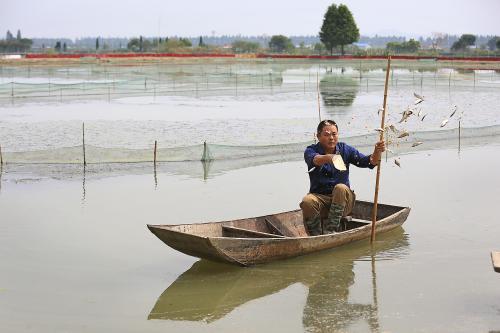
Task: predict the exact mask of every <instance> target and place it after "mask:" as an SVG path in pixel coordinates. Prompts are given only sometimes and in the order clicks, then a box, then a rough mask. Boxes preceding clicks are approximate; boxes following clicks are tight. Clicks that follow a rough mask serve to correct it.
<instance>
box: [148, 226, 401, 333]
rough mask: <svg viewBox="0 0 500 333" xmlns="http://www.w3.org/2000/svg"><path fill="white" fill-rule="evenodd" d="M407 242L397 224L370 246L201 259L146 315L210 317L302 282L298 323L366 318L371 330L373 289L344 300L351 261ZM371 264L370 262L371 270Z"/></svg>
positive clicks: (395, 253)
mask: <svg viewBox="0 0 500 333" xmlns="http://www.w3.org/2000/svg"><path fill="white" fill-rule="evenodd" d="M407 248H408V239H407V235H405V234H404V231H403V229H402V228H397V229H396V230H394V231H392V232H390V233H386V234H383V235H381V236H380V237H379V238H378V241H377V242H375V243H374V244H373V246H370V245H369V244H368V243H367V242H366V241H364V242H358V243H354V244H350V245H347V246H345V247H343V248H341V249H336V250H330V251H324V252H322V253H319V254H318V255H315V256H313V257H311V256H309V257H299V258H294V259H292V260H287V261H280V262H275V263H272V264H269V265H265V266H257V267H254V268H252V269H241V268H238V267H234V266H228V265H223V264H218V263H214V262H210V261H206V260H201V261H198V262H196V263H195V264H194V265H193V266H192V267H191V268H190V269H188V270H187V271H186V272H184V273H183V274H181V275H180V276H179V277H178V278H177V280H176V281H175V282H174V283H172V284H171V285H170V286H169V287H168V288H167V289H166V290H165V291H164V292H163V293H162V294H161V296H160V297H159V298H158V300H157V301H156V304H155V305H154V307H153V309H152V310H151V312H150V314H149V316H148V319H165V320H187V321H205V322H212V321H215V320H218V319H221V318H223V317H225V316H226V315H227V314H228V313H230V312H231V311H233V310H235V309H236V308H238V307H240V306H241V305H243V304H245V303H247V302H250V301H252V300H255V299H258V298H261V297H265V296H268V295H271V294H274V293H277V292H279V291H280V290H283V289H285V288H287V287H289V286H291V285H293V284H295V283H301V284H302V285H304V286H305V287H306V288H308V290H309V292H308V296H307V302H306V304H305V306H304V310H303V323H304V325H305V326H306V327H307V328H308V331H329V332H330V331H336V330H341V329H342V327H345V326H347V325H349V323H351V322H354V321H356V320H360V319H362V320H367V321H368V323H369V325H370V327H371V328H372V331H377V328H378V318H377V317H378V314H377V311H378V309H377V299H376V291H375V290H374V295H373V297H374V299H373V304H357V303H352V302H350V301H349V289H350V287H351V285H353V284H354V281H355V279H354V262H359V263H360V264H361V265H363V262H365V263H366V264H368V262H369V261H370V260H371V259H373V258H374V257H375V256H376V257H377V258H381V259H383V260H387V259H393V258H399V257H401V256H402V255H405V253H406V252H407ZM372 265H374V264H373V262H372ZM373 269H374V266H372V274H374V273H375V272H374V271H373ZM374 277H375V275H373V276H372V278H374ZM373 288H376V284H375V283H374V284H373ZM252 315H255V314H252Z"/></svg>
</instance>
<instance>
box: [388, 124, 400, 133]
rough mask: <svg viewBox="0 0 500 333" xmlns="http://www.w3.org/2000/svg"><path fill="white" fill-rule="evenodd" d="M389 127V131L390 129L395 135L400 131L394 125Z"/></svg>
mask: <svg viewBox="0 0 500 333" xmlns="http://www.w3.org/2000/svg"><path fill="white" fill-rule="evenodd" d="M388 127H389V129H390V130H391V131H392V132H393V133H397V132H398V129H397V128H396V126H394V125H389V126H388Z"/></svg>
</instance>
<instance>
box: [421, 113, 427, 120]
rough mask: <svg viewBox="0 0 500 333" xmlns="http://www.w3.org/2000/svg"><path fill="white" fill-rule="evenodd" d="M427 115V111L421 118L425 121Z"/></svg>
mask: <svg viewBox="0 0 500 333" xmlns="http://www.w3.org/2000/svg"><path fill="white" fill-rule="evenodd" d="M426 116H427V113H426V114H424V115H423V116H422V119H420V120H422V121H424V119H425V117H426Z"/></svg>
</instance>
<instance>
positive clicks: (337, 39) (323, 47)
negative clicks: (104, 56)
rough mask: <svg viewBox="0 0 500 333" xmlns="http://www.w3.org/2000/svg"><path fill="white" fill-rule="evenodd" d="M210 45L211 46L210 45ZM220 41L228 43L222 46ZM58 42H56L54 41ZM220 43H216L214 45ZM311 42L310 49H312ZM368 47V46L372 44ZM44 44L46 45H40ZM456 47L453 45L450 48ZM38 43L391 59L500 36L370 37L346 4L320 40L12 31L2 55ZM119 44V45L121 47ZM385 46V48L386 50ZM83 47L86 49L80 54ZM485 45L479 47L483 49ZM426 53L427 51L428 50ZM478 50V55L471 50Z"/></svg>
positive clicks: (67, 47)
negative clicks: (36, 35)
mask: <svg viewBox="0 0 500 333" xmlns="http://www.w3.org/2000/svg"><path fill="white" fill-rule="evenodd" d="M207 40H208V41H207ZM218 40H223V41H225V42H226V43H224V44H222V45H220V43H218ZM371 40H375V41H377V44H375V43H374V47H373V50H367V49H366V48H364V47H365V46H366V45H364V46H363V47H361V45H360V44H358V45H354V43H356V42H361V43H362V44H363V43H364V44H367V45H369V44H368V43H369V42H370V41H371ZM54 41H55V42H54ZM214 42H215V43H214ZM306 42H307V43H308V44H306ZM367 42H368V43H367ZM40 43H41V45H40ZM450 43H452V44H450ZM33 44H35V46H36V47H37V48H40V49H41V51H45V52H49V53H50V52H54V53H66V52H75V51H80V52H81V51H82V49H83V50H85V51H87V52H88V51H95V52H96V53H97V52H107V51H118V52H136V53H142V52H158V53H200V52H203V53H228V52H234V53H258V52H270V53H280V54H306V55H308V54H319V55H324V54H329V55H333V54H334V52H335V53H340V54H342V55H343V54H345V52H346V49H347V51H348V52H350V53H356V54H363V53H365V54H370V53H385V54H387V53H391V54H414V53H419V52H433V53H443V52H445V51H446V50H448V49H449V51H450V52H452V53H464V54H465V53H471V52H474V53H475V54H481V53H485V51H486V52H487V51H488V50H489V51H496V50H500V37H498V36H486V37H484V36H479V37H478V38H477V37H476V36H475V35H472V34H463V35H461V36H460V37H458V36H450V35H447V34H436V35H435V36H434V37H433V38H427V39H426V40H424V39H423V38H422V37H421V38H419V40H415V39H410V40H408V41H407V40H406V38H404V37H396V36H392V37H383V36H375V37H366V36H360V33H359V29H358V27H357V25H356V22H355V20H354V17H353V15H352V13H351V11H350V10H349V8H348V7H347V6H346V5H343V4H340V5H339V6H337V5H336V4H332V5H330V6H329V7H328V8H327V10H326V12H325V14H324V17H323V24H322V26H321V29H320V31H319V34H318V36H291V37H287V36H285V35H273V36H271V37H267V36H259V37H255V36H250V37H248V36H247V37H246V38H245V37H241V36H234V37H231V36H222V37H215V36H212V37H209V36H199V37H197V38H186V37H176V36H174V37H165V38H162V37H157V38H147V37H144V36H139V37H134V38H130V39H128V38H101V37H97V38H95V39H94V38H82V39H79V40H77V42H73V41H72V40H71V39H51V38H45V39H43V38H41V39H33V40H32V39H27V38H22V37H21V31H20V30H18V32H17V37H16V38H14V36H13V35H12V33H11V32H10V31H7V34H6V39H5V40H0V52H3V53H5V52H19V53H24V52H28V51H30V50H31V49H32V46H33ZM117 44H118V45H117ZM384 44H385V45H384ZM77 45H81V46H80V49H79V50H77V49H76V47H77ZM478 46H479V47H478ZM424 48H425V50H424ZM471 49H472V50H471Z"/></svg>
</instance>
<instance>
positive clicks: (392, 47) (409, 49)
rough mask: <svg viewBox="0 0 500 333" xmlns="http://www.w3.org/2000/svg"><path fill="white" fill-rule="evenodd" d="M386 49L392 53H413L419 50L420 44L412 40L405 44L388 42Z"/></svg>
mask: <svg viewBox="0 0 500 333" xmlns="http://www.w3.org/2000/svg"><path fill="white" fill-rule="evenodd" d="M386 49H387V50H388V51H390V52H393V53H415V52H417V51H418V50H419V49H420V42H419V41H417V40H414V39H413V38H412V39H410V40H409V41H407V42H402V43H399V42H388V43H387V44H386Z"/></svg>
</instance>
